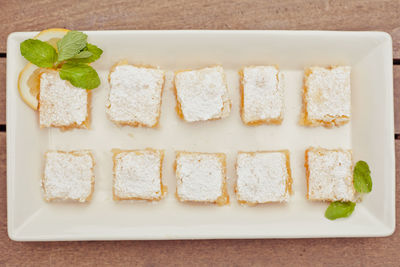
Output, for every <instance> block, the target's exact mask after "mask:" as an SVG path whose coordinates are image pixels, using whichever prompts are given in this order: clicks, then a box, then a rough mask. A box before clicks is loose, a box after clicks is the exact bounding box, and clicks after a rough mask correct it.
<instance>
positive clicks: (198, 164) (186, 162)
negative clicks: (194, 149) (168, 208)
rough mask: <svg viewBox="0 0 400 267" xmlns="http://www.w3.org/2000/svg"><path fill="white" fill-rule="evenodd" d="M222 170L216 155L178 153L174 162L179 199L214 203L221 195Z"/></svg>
mask: <svg viewBox="0 0 400 267" xmlns="http://www.w3.org/2000/svg"><path fill="white" fill-rule="evenodd" d="M223 168H224V167H223V164H222V162H221V159H220V157H218V156H217V155H213V154H205V153H204V154H201V153H184V152H180V153H179V154H178V156H177V161H176V174H177V194H178V196H179V198H180V199H182V200H185V201H206V202H213V201H216V200H217V199H218V198H219V197H220V196H222V194H223V191H222V188H223V183H224V170H223Z"/></svg>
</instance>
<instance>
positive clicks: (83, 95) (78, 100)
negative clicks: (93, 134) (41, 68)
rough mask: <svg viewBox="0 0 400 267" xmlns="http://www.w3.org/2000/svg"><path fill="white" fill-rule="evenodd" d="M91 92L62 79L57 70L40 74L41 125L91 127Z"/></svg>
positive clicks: (65, 127) (42, 126)
mask: <svg viewBox="0 0 400 267" xmlns="http://www.w3.org/2000/svg"><path fill="white" fill-rule="evenodd" d="M89 98H90V93H88V91H87V90H85V89H82V88H77V87H75V86H73V85H72V84H71V83H70V82H68V81H65V80H62V79H61V78H60V75H59V73H58V72H57V71H46V72H43V73H42V74H41V75H40V91H39V121H40V127H41V128H44V127H58V128H62V129H64V130H65V129H70V128H88V127H89V103H90V102H89Z"/></svg>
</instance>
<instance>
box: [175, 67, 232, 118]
mask: <svg viewBox="0 0 400 267" xmlns="http://www.w3.org/2000/svg"><path fill="white" fill-rule="evenodd" d="M175 86H176V90H177V99H178V101H179V103H180V105H181V109H182V113H183V116H184V119H185V120H186V121H189V122H193V121H204V120H210V119H219V118H224V117H226V116H228V115H229V112H230V100H229V96H228V88H227V85H226V81H225V75H224V70H223V68H222V67H221V66H216V67H210V68H204V69H201V70H192V71H183V72H179V73H177V74H176V77H175Z"/></svg>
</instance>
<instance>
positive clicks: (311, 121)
mask: <svg viewBox="0 0 400 267" xmlns="http://www.w3.org/2000/svg"><path fill="white" fill-rule="evenodd" d="M350 70H351V68H350V67H348V66H340V67H329V68H322V67H311V68H309V69H306V71H305V76H304V89H303V90H304V91H303V114H302V120H301V121H300V123H301V124H303V125H306V126H319V125H322V126H325V127H333V126H340V125H343V124H346V123H347V122H349V120H350V113H351V89H350Z"/></svg>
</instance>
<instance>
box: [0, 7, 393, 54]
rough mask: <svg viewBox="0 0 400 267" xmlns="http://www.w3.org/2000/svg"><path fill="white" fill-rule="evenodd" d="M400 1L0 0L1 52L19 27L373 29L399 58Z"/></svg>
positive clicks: (80, 28) (95, 28)
mask: <svg viewBox="0 0 400 267" xmlns="http://www.w3.org/2000/svg"><path fill="white" fill-rule="evenodd" d="M399 10H400V1H399V0H357V1H349V0H335V1H332V0H324V1H323V0H317V1H315V0H289V1H288V0H280V1H264V0H219V1H215V0H204V1H183V0H164V1H156V0H149V1H129V2H126V1H121V0H114V1H110V0H101V1H79V0H71V1H49V0H36V1H23V0H13V1H7V0H1V11H2V12H1V16H0V33H1V35H0V52H5V50H6V37H7V35H8V34H9V33H11V32H15V31H32V30H42V29H45V28H50V27H65V28H69V29H76V30H99V29H102V30H105V29H108V30H115V29H124V30H126V29H129V30H135V29H262V30H268V29H275V30H307V29H308V30H309V29H313V30H374V31H386V32H388V33H390V34H391V35H392V36H393V40H394V53H395V57H400V16H399Z"/></svg>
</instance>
